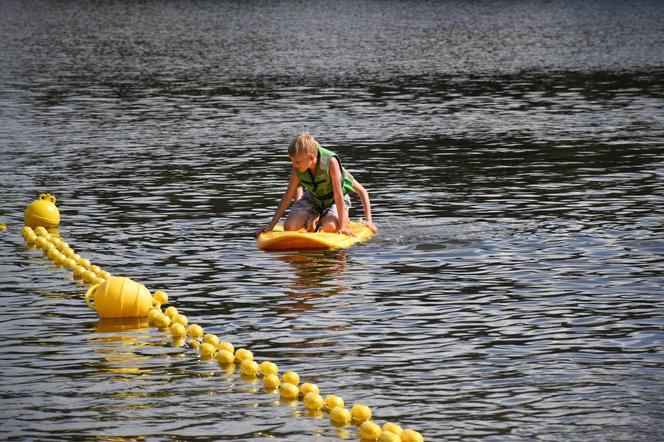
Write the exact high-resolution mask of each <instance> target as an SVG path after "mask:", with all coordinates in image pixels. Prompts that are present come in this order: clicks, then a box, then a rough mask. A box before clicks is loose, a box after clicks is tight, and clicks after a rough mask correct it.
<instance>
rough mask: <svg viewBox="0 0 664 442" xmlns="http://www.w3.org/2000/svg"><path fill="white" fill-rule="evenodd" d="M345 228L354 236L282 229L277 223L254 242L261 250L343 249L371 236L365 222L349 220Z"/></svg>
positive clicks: (371, 233)
mask: <svg viewBox="0 0 664 442" xmlns="http://www.w3.org/2000/svg"><path fill="white" fill-rule="evenodd" d="M347 230H348V231H350V232H352V233H353V234H355V236H346V235H344V234H343V233H328V232H307V231H306V230H304V229H300V230H297V231H288V232H285V231H284V226H283V225H281V224H279V225H278V226H276V227H275V228H274V230H272V231H270V232H263V233H261V234H260V235H259V236H258V238H256V244H257V245H258V248H259V249H261V250H268V251H272V250H303V249H335V248H341V249H345V248H348V247H350V246H352V245H353V244H355V243H358V242H364V241H366V240H368V239H369V238H371V237H372V236H373V234H374V233H373V232H372V231H371V229H370V228H369V227H367V225H366V224H363V223H360V222H356V221H351V222H350V223H348V227H347Z"/></svg>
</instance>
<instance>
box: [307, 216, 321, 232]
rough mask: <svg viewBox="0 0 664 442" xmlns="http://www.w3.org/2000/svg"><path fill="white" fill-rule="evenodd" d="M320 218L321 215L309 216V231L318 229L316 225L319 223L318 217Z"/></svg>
mask: <svg viewBox="0 0 664 442" xmlns="http://www.w3.org/2000/svg"><path fill="white" fill-rule="evenodd" d="M319 218H320V215H313V216H311V217H309V219H308V220H307V224H306V227H307V232H313V231H315V230H316V225H317V224H318V219H319Z"/></svg>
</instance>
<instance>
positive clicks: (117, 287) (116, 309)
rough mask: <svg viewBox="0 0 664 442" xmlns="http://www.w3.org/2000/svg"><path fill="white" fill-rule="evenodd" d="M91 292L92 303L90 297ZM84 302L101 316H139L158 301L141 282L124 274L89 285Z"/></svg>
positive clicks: (146, 313)
mask: <svg viewBox="0 0 664 442" xmlns="http://www.w3.org/2000/svg"><path fill="white" fill-rule="evenodd" d="M93 293H94V305H92V304H91V299H90V298H91V296H92V295H93ZM85 304H86V305H87V306H88V307H90V308H91V309H93V310H96V311H97V313H99V316H101V317H102V318H141V317H145V316H147V315H148V312H149V311H150V310H151V309H152V307H153V306H155V305H157V304H158V303H157V302H156V301H155V300H154V299H153V298H152V295H150V291H149V290H148V289H147V288H146V287H145V286H144V285H143V284H139V283H137V282H135V281H132V280H131V279H129V278H127V277H124V276H111V277H110V278H109V279H107V280H106V281H104V282H102V283H101V284H93V285H92V286H90V288H89V289H88V291H87V293H86V294H85ZM169 323H170V321H169ZM168 325H170V324H168Z"/></svg>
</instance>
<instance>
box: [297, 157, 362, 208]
mask: <svg viewBox="0 0 664 442" xmlns="http://www.w3.org/2000/svg"><path fill="white" fill-rule="evenodd" d="M332 158H336V159H337V161H338V162H339V167H340V168H341V189H342V192H343V194H344V195H346V194H348V193H350V192H351V191H353V176H352V175H351V174H350V173H348V172H346V169H344V168H343V166H341V159H340V158H339V155H337V154H336V153H334V152H332V151H331V150H327V149H325V148H323V147H320V146H319V147H318V159H317V161H316V173H312V172H311V170H310V169H307V170H305V171H304V172H300V171H299V170H297V169H295V172H296V173H297V177H298V179H299V180H300V183H301V184H302V186H303V187H304V188H305V189H307V190H308V191H309V193H310V194H311V196H313V198H314V200H315V201H316V205H317V206H318V208H319V209H325V208H327V207H330V206H331V205H332V204H334V192H333V190H332V181H331V180H330V160H331V159H332Z"/></svg>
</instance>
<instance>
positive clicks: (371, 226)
mask: <svg viewBox="0 0 664 442" xmlns="http://www.w3.org/2000/svg"><path fill="white" fill-rule="evenodd" d="M365 224H366V225H367V227H368V228H369V229H371V231H372V232H373V233H376V232H378V227H376V225H375V224H374V223H373V222H372V221H369V222H366V223H365Z"/></svg>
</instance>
